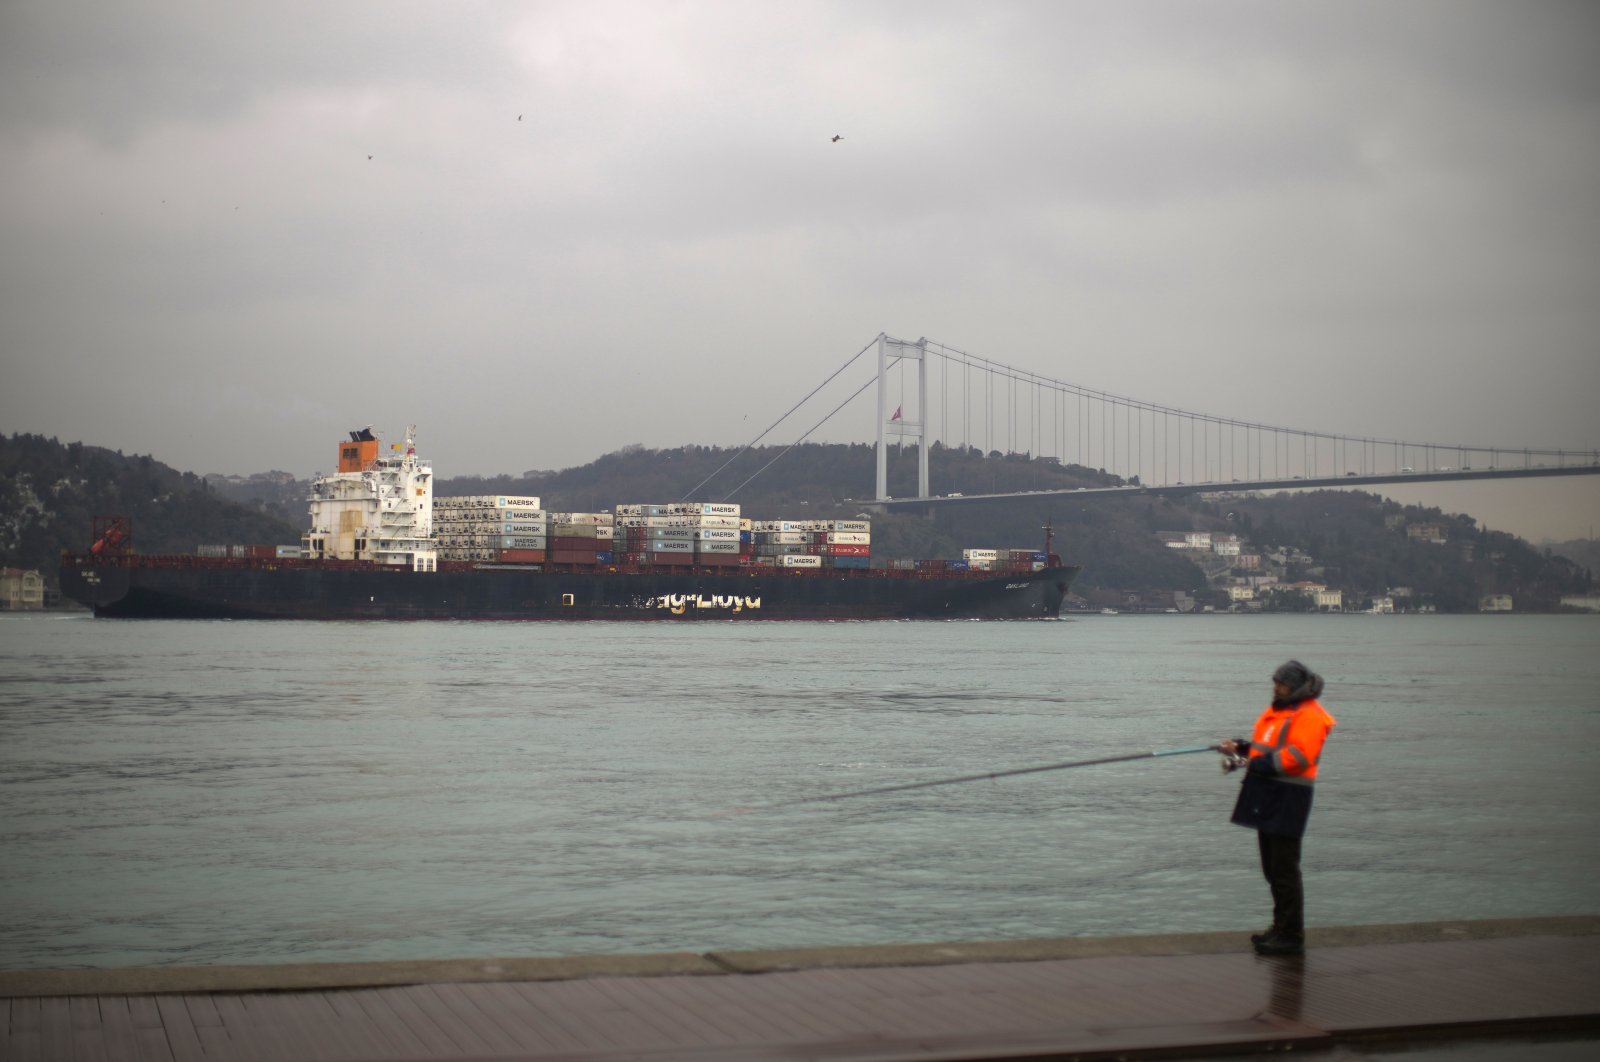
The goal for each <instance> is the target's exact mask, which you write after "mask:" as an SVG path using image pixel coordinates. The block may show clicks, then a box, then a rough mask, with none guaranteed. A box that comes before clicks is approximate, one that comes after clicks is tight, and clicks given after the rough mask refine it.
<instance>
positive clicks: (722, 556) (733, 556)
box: [694, 553, 742, 568]
mask: <svg viewBox="0 0 1600 1062" xmlns="http://www.w3.org/2000/svg"><path fill="white" fill-rule="evenodd" d="M741 559H742V558H740V556H739V555H738V554H737V553H697V554H695V561H694V562H695V563H696V564H699V565H702V566H711V567H715V568H728V567H733V566H736V565H738V564H739V562H740V560H741Z"/></svg>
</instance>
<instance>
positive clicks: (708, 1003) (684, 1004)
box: [650, 977, 797, 1044]
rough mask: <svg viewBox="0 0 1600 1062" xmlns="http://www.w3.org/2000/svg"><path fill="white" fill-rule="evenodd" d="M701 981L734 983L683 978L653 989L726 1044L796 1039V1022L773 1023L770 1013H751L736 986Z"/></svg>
mask: <svg viewBox="0 0 1600 1062" xmlns="http://www.w3.org/2000/svg"><path fill="white" fill-rule="evenodd" d="M701 980H704V981H722V980H730V981H731V979H727V978H718V979H711V978H703V979H696V980H695V981H691V980H690V979H689V978H683V977H658V978H656V979H655V981H654V982H653V983H652V984H651V986H650V988H651V990H652V991H655V992H657V993H659V994H660V995H661V996H662V998H663V999H665V1000H666V1001H667V1003H668V1005H669V1006H675V1007H678V1008H681V1009H682V1010H683V1011H685V1012H688V1013H691V1014H693V1015H695V1016H696V1017H697V1019H698V1020H700V1021H702V1022H704V1023H705V1024H706V1025H707V1026H708V1027H710V1028H713V1029H715V1030H716V1031H717V1034H718V1036H720V1037H721V1039H722V1040H724V1041H725V1042H727V1043H730V1044H750V1043H768V1042H777V1043H782V1042H784V1041H786V1040H794V1039H795V1038H796V1036H797V1026H796V1024H795V1023H794V1022H791V1021H788V1020H785V1019H784V1018H783V1017H782V1016H777V1020H773V1018H774V1017H775V1016H774V1015H773V1014H772V1013H771V1012H770V1011H761V1012H757V1011H754V1010H752V1008H750V1007H749V1006H748V1004H747V1001H746V999H740V998H739V994H738V993H736V992H734V991H732V989H733V988H734V985H733V984H731V983H730V984H727V985H724V984H719V983H710V984H700V983H697V981H701Z"/></svg>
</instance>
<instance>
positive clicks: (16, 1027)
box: [0, 999, 44, 1062]
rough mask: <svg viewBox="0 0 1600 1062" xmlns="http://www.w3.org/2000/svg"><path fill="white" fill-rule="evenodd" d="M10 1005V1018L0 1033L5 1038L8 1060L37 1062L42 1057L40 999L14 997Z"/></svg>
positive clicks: (3, 1042) (12, 1061)
mask: <svg viewBox="0 0 1600 1062" xmlns="http://www.w3.org/2000/svg"><path fill="white" fill-rule="evenodd" d="M8 1002H9V1003H10V1004H11V1007H10V1016H9V1017H10V1020H9V1021H8V1022H7V1024H6V1027H5V1028H4V1029H0V1033H3V1034H4V1039H3V1040H0V1044H4V1046H5V1050H6V1054H5V1058H6V1059H7V1062H35V1060H37V1059H42V1058H43V1057H44V1055H43V1054H42V1051H41V1048H40V1044H39V1001H38V999H12V1000H9V1001H8Z"/></svg>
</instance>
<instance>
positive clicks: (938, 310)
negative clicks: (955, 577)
mask: <svg viewBox="0 0 1600 1062" xmlns="http://www.w3.org/2000/svg"><path fill="white" fill-rule="evenodd" d="M1596 40H1600V7H1597V6H1596V5H1594V4H1591V3H1585V2H1572V3H1553V2H1538V0H1535V2H1522V3H1514V4H1513V3H1497V4H1485V3H1472V2H1462V0H1447V2H1438V3H1434V2H1415V0H1413V2H1406V3H1398V4H1397V3H1393V2H1389V0H1385V2H1380V3H1362V2H1355V3H1352V2H1345V0H1341V2H1326V3H1318V2H1308V3H1295V4H1284V3H1278V2H1260V3H1231V2H1230V3H1222V2H1205V0H1200V2H1193V3H1182V4H1180V3H1162V4H1146V3H1119V4H1105V3H1099V2H1094V3H1070V2H1068V3H1038V4H1034V3H1003V2H1000V3H984V4H977V3H928V2H915V3H859V2H858V3H838V4H828V3H802V2H785V3H776V2H773V3H761V2H750V0H744V2H735V3H696V2H688V3H679V4H667V3H603V2H583V3H481V4H439V3H396V2H384V3H362V2H340V3H336V4H327V3H296V2H286V3H275V4H253V5H219V4H216V3H213V2H210V0H192V2H186V0H173V2H164V3H157V2H147V3H123V2H117V0H101V2H97V3H93V4H64V3H60V2H58V0H46V2H35V0H5V2H4V4H3V5H0V138H3V140H0V246H3V248H4V251H3V254H0V270H3V272H0V277H3V281H0V372H3V376H0V430H4V431H6V432H8V433H9V432H15V431H33V432H41V433H44V434H47V435H55V436H57V437H59V438H61V439H63V440H64V441H65V440H80V439H81V440H82V441H85V442H89V443H93V444H97V445H106V446H112V447H117V448H121V449H123V450H125V451H128V452H139V453H153V454H154V455H155V456H156V457H157V458H159V459H161V460H163V461H166V462H168V463H169V464H172V465H175V466H177V467H179V468H185V469H190V470H194V471H201V472H205V471H217V472H236V473H245V472H254V471H263V470H266V469H269V468H278V469H284V470H286V471H291V472H294V473H296V474H298V475H307V474H310V473H311V472H314V471H318V470H327V469H329V468H330V467H331V466H332V464H333V455H334V446H335V444H336V443H337V442H338V440H339V439H340V438H342V437H343V436H344V432H346V431H347V430H349V429H350V428H354V427H359V426H362V425H366V424H372V425H374V426H376V427H377V428H379V429H382V430H385V431H387V432H391V433H393V432H398V431H400V430H401V429H403V427H404V426H405V424H407V423H415V424H417V425H418V426H419V430H420V439H421V449H422V452H423V454H424V456H427V457H429V458H431V459H432V460H433V462H434V466H435V469H436V471H437V472H438V473H439V474H440V475H444V476H452V475H460V474H470V473H483V474H490V473H497V472H512V473H518V472H521V471H523V470H525V469H531V468H558V467H566V466H569V465H574V464H581V463H584V462H587V461H589V460H592V459H593V458H595V457H597V456H599V455H600V454H602V453H606V452H609V451H613V450H616V449H618V448H620V447H622V446H624V445H627V444H629V443H642V444H644V445H646V446H651V447H668V446H676V445H679V444H682V443H710V444H720V445H739V444H742V443H744V442H746V441H748V440H749V439H750V438H751V437H752V436H753V435H754V434H755V433H756V431H758V430H759V429H760V428H761V427H765V426H766V425H767V424H768V423H770V422H771V421H772V420H773V419H775V418H776V417H777V416H778V415H779V414H781V413H782V412H783V411H784V410H786V409H788V408H789V407H790V406H791V405H793V404H794V403H795V402H797V401H799V399H800V398H801V397H802V396H804V395H805V393H806V392H808V391H810V390H811V388H812V387H814V386H816V385H817V384H818V383H820V382H821V381H822V380H823V378H824V377H826V376H827V375H828V374H829V373H831V372H832V371H833V370H834V369H836V368H837V367H838V366H839V365H841V364H842V363H843V362H844V361H845V360H846V359H847V358H849V357H850V355H852V354H854V353H855V352H856V351H857V350H859V349H861V348H862V347H863V346H865V345H866V344H867V343H868V342H869V341H870V340H871V339H872V337H873V336H875V335H876V334H877V333H878V332H880V331H887V332H889V333H890V334H892V335H898V336H905V337H908V338H915V337H917V336H928V337H930V338H933V339H936V340H939V341H940V342H943V343H946V344H949V345H951V346H954V347H958V348H961V349H963V350H967V351H971V352H974V353H977V354H981V355H983V356H986V357H989V358H992V359H995V360H998V361H1002V362H1006V363H1009V364H1012V365H1017V366H1021V367H1024V368H1027V369H1030V370H1032V371H1034V372H1037V373H1040V374H1043V375H1047V376H1051V377H1055V378H1057V379H1063V380H1067V381H1071V382H1073V383H1078V384H1083V385H1086V386H1089V387H1094V388H1099V389H1103V390H1107V391H1111V392H1115V393H1119V394H1124V395H1131V396H1134V397H1137V398H1140V399H1145V400H1148V401H1152V402H1161V403H1165V404H1168V405H1173V406H1178V407H1182V408H1186V409H1193V410H1199V411H1202V412H1206V413H1214V414H1217V415H1221V416H1228V417H1236V418H1239V419H1245V420H1261V421H1266V422H1268V423H1286V424H1293V425H1297V426H1304V427H1309V428H1314V429H1320V430H1328V431H1335V432H1341V433H1349V434H1356V435H1371V436H1378V437H1383V438H1395V437H1399V438H1403V439H1414V440H1421V441H1429V442H1442V443H1465V444H1481V445H1492V446H1505V447H1523V446H1530V447H1546V446H1550V447H1568V448H1572V449H1585V448H1594V447H1597V446H1600V425H1597V418H1596V416H1595V410H1596V399H1597V396H1600V356H1597V355H1600V352H1597V336H1600V329H1597V325H1600V74H1597V72H1596V71H1597V67H1596V64H1595V63H1594V62H1593V43H1594V41H1596ZM519 116H520V120H519ZM835 133H840V134H842V135H843V136H844V139H843V140H842V141H840V142H838V143H833V142H831V141H830V139H829V138H830V137H831V136H832V135H833V134H835ZM369 156H370V158H369ZM863 378H864V377H860V376H858V377H857V379H858V380H859V379H863ZM841 397H842V396H841ZM858 407H859V409H858ZM824 411H825V410H823V409H819V410H818V412H817V414H816V416H815V417H811V418H810V419H802V420H801V421H800V422H798V423H797V425H796V427H795V428H794V429H787V428H786V429H783V430H780V431H779V432H778V433H776V434H775V435H774V436H773V437H772V439H771V440H769V441H780V442H787V441H790V440H791V439H792V438H793V437H794V435H795V434H798V432H799V431H800V430H803V429H804V428H806V427H810V426H811V424H812V423H814V421H815V419H819V418H820V416H821V413H822V412H824ZM871 413H872V406H871V401H870V394H869V395H866V396H863V397H862V399H859V400H858V401H857V403H856V404H855V405H854V406H852V407H851V410H850V415H849V416H845V417H842V418H840V419H839V420H838V421H836V422H833V423H831V424H830V425H829V427H828V428H826V429H824V430H823V431H822V432H821V433H819V435H817V436H815V438H818V439H823V440H828V441H837V440H840V439H845V438H854V439H858V440H866V439H868V438H870V437H871V435H872V432H873V427H872V418H871ZM952 441H955V440H952ZM863 486H864V487H865V488H866V489H867V490H868V491H870V487H871V485H870V484H864V485H863ZM1421 489H1422V488H1412V490H1413V491H1419V490H1421ZM1457 499H1459V500H1457ZM1480 499H1481V500H1480ZM1406 500H1421V501H1426V502H1428V503H1429V504H1441V505H1444V506H1445V507H1446V508H1448V509H1451V510H1453V511H1468V512H1472V513H1473V514H1474V515H1479V516H1482V517H1483V518H1484V519H1485V521H1486V522H1487V523H1488V524H1489V525H1490V526H1492V527H1502V528H1506V529H1508V530H1514V531H1518V532H1519V533H1522V534H1525V535H1529V536H1530V537H1535V538H1537V537H1541V536H1544V535H1554V536H1557V537H1573V536H1578V535H1583V534H1587V533H1588V532H1589V529H1590V528H1591V527H1594V526H1596V525H1600V478H1591V477H1584V478H1579V479H1566V480H1559V481H1539V482H1536V483H1532V484H1523V485H1519V486H1517V487H1516V488H1515V489H1512V488H1504V489H1502V488H1494V487H1476V488H1455V492H1454V493H1451V494H1448V495H1446V494H1440V493H1437V492H1436V493H1434V494H1423V495H1420V496H1418V497H1408V498H1407V499H1406Z"/></svg>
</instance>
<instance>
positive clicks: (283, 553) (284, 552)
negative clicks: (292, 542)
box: [277, 546, 300, 560]
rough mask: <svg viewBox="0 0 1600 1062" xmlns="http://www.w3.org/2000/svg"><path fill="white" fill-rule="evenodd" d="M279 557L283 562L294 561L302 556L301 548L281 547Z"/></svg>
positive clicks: (278, 551) (278, 552)
mask: <svg viewBox="0 0 1600 1062" xmlns="http://www.w3.org/2000/svg"><path fill="white" fill-rule="evenodd" d="M277 555H278V557H279V559H281V560H293V559H295V558H296V557H299V556H300V547H299V546H279V547H278V550H277Z"/></svg>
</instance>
